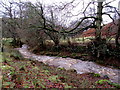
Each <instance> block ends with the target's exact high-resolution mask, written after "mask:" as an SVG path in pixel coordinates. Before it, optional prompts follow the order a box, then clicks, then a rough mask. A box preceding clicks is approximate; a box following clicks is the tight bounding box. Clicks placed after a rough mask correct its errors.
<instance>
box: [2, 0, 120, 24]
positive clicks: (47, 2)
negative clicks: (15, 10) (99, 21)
mask: <svg viewBox="0 0 120 90" xmlns="http://www.w3.org/2000/svg"><path fill="white" fill-rule="evenodd" d="M0 1H5V2H7V1H13V0H0ZM14 1H19V0H14ZM21 1H31V2H32V3H35V2H42V3H43V4H45V5H50V4H53V3H56V4H59V3H60V2H71V1H72V0H21ZM84 1H85V3H89V2H90V1H96V0H84ZM106 1H113V2H112V3H111V4H110V5H111V6H114V7H117V8H118V2H119V1H120V0H106ZM78 2H80V4H79V5H78V6H77V7H76V8H75V9H74V11H73V12H74V14H77V13H78V12H80V10H81V8H82V7H83V2H82V0H75V5H76V4H77V3H78ZM85 5H87V4H85ZM0 9H2V8H0ZM103 18H104V19H105V20H104V23H108V22H111V21H112V20H110V19H109V17H107V16H104V17H103Z"/></svg>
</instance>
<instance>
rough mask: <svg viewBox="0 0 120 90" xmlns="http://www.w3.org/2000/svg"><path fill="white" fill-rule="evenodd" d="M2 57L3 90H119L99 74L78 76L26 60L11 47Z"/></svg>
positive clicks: (69, 71)
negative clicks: (111, 89) (14, 89)
mask: <svg viewBox="0 0 120 90" xmlns="http://www.w3.org/2000/svg"><path fill="white" fill-rule="evenodd" d="M1 55H2V56H3V58H2V59H3V60H2V66H1V67H0V69H1V70H2V75H3V77H2V88H119V85H117V84H112V83H111V82H110V81H109V80H106V79H105V78H102V77H100V75H99V74H95V73H86V74H81V75H78V74H77V73H76V71H75V70H65V69H64V68H55V67H54V66H48V65H45V64H43V63H42V62H38V61H33V60H28V59H24V58H23V57H22V55H21V54H20V53H19V52H18V51H16V50H13V49H10V47H9V48H7V47H6V48H5V49H4V52H3V53H1Z"/></svg>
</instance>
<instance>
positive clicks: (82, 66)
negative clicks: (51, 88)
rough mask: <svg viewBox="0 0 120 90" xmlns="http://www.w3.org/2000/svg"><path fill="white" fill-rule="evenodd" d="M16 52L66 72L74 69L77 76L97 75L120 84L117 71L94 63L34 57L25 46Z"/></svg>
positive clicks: (119, 74) (118, 71) (60, 58)
mask: <svg viewBox="0 0 120 90" xmlns="http://www.w3.org/2000/svg"><path fill="white" fill-rule="evenodd" d="M17 50H19V52H20V53H21V54H22V55H23V56H24V58H29V59H32V60H38V61H40V62H43V63H45V64H48V65H53V66H56V67H63V68H65V69H67V70H69V69H75V70H76V71H77V73H78V74H82V73H88V72H91V73H99V74H100V75H101V76H102V77H103V76H106V75H107V76H108V77H109V79H110V80H111V82H114V83H119V84H120V70H119V69H114V68H109V67H104V66H100V65H98V64H96V63H94V62H89V61H82V60H79V59H72V58H62V57H50V56H43V55H36V54H33V53H31V52H30V51H28V46H27V45H23V46H22V48H17Z"/></svg>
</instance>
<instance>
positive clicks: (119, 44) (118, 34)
mask: <svg viewBox="0 0 120 90" xmlns="http://www.w3.org/2000/svg"><path fill="white" fill-rule="evenodd" d="M119 38H120V18H119V19H118V31H117V35H116V39H115V43H116V47H120V42H119Z"/></svg>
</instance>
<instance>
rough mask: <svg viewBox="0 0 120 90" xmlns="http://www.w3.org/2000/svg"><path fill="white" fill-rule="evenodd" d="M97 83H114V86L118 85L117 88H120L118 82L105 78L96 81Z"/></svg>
mask: <svg viewBox="0 0 120 90" xmlns="http://www.w3.org/2000/svg"><path fill="white" fill-rule="evenodd" d="M95 83H97V84H105V83H108V84H110V85H112V86H114V87H116V88H120V85H119V84H117V83H112V82H111V81H109V80H105V79H103V80H98V81H96V82H95Z"/></svg>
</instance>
